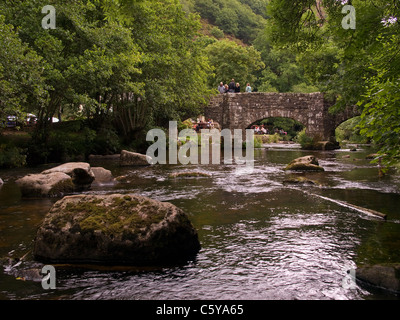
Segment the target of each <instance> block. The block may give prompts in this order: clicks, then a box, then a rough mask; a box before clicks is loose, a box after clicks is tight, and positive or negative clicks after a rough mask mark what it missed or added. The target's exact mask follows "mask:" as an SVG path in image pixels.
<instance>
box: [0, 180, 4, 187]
mask: <svg viewBox="0 0 400 320" xmlns="http://www.w3.org/2000/svg"><path fill="white" fill-rule="evenodd" d="M3 184H4V181H3V180H2V179H1V178H0V186H2V185H3Z"/></svg>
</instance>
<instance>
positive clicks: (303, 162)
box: [285, 156, 324, 171]
mask: <svg viewBox="0 0 400 320" xmlns="http://www.w3.org/2000/svg"><path fill="white" fill-rule="evenodd" d="M285 170H296V171H324V168H322V167H320V166H319V163H318V160H317V159H316V158H315V157H314V156H305V157H301V158H297V159H294V160H293V161H292V162H290V163H289V164H288V165H287V166H286V168H285Z"/></svg>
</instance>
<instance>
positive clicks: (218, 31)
mask: <svg viewBox="0 0 400 320" xmlns="http://www.w3.org/2000/svg"><path fill="white" fill-rule="evenodd" d="M210 33H211V35H212V36H213V37H215V38H217V39H222V38H223V37H224V36H225V35H224V32H223V31H222V30H221V29H220V28H218V27H213V28H212V29H211V32H210Z"/></svg>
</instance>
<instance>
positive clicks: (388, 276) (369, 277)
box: [356, 263, 400, 293]
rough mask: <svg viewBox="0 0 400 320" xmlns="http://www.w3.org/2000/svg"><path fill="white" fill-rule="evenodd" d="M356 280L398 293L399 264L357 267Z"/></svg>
mask: <svg viewBox="0 0 400 320" xmlns="http://www.w3.org/2000/svg"><path fill="white" fill-rule="evenodd" d="M356 278H357V279H358V280H361V281H362V282H366V283H368V284H370V285H373V286H375V287H379V288H381V289H385V290H388V291H391V292H395V293H400V263H392V264H376V265H372V266H363V267H359V268H357V270H356Z"/></svg>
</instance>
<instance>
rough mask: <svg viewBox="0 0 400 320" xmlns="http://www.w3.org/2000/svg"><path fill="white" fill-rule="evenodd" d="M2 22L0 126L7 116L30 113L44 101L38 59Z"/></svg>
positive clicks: (0, 44)
mask: <svg viewBox="0 0 400 320" xmlns="http://www.w3.org/2000/svg"><path fill="white" fill-rule="evenodd" d="M4 20H5V19H4V16H0V124H1V123H2V122H4V121H6V116H8V115H15V116H22V115H23V113H26V112H29V111H33V110H31V109H30V108H29V106H30V105H31V104H39V103H44V102H45V99H46V90H45V87H44V79H43V67H42V65H41V58H40V57H39V56H38V55H37V54H36V53H35V51H33V50H31V49H30V48H29V47H28V46H27V45H26V44H25V43H23V42H22V41H21V39H20V38H19V37H18V33H17V31H16V30H15V28H14V27H13V26H12V25H8V24H5V23H4Z"/></svg>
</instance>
